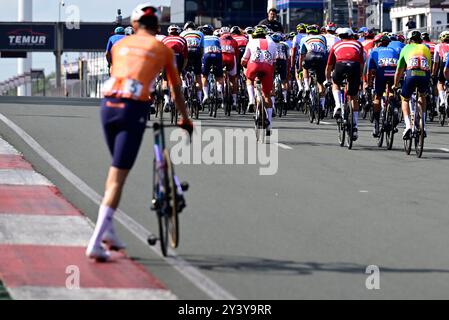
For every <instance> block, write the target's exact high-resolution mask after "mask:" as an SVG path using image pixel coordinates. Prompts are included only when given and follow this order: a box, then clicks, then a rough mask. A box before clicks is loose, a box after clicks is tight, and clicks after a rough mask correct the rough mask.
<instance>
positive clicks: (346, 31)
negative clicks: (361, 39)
mask: <svg viewBox="0 0 449 320" xmlns="http://www.w3.org/2000/svg"><path fill="white" fill-rule="evenodd" d="M336 33H337V35H338V36H339V37H340V38H342V39H348V38H349V37H351V36H352V35H353V34H354V32H353V31H352V29H351V28H338V29H337V31H336Z"/></svg>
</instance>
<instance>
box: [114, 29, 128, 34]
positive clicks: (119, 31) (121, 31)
mask: <svg viewBox="0 0 449 320" xmlns="http://www.w3.org/2000/svg"><path fill="white" fill-rule="evenodd" d="M114 33H115V34H125V29H124V28H123V27H117V28H115V30H114Z"/></svg>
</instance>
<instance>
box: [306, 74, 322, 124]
mask: <svg viewBox="0 0 449 320" xmlns="http://www.w3.org/2000/svg"><path fill="white" fill-rule="evenodd" d="M304 103H305V106H306V109H308V110H309V121H310V123H313V121H314V120H316V124H320V120H321V105H320V94H319V92H318V88H317V85H316V76H315V73H314V72H313V71H312V70H310V94H309V96H308V97H305V102H304Z"/></svg>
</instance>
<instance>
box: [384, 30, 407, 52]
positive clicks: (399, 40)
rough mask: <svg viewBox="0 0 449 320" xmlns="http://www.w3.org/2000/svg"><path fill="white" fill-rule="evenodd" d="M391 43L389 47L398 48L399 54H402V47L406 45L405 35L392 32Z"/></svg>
mask: <svg viewBox="0 0 449 320" xmlns="http://www.w3.org/2000/svg"><path fill="white" fill-rule="evenodd" d="M390 40H391V42H390V44H389V45H388V47H389V48H392V49H394V50H396V52H397V53H398V54H401V50H402V48H404V47H405V44H404V40H405V39H404V36H403V35H397V34H394V33H393V34H390Z"/></svg>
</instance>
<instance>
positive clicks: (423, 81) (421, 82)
mask: <svg viewBox="0 0 449 320" xmlns="http://www.w3.org/2000/svg"><path fill="white" fill-rule="evenodd" d="M429 82H430V75H427V76H425V77H419V79H418V80H417V87H418V93H419V99H418V103H419V105H420V107H421V111H422V118H423V124H424V126H425V124H426V111H427V99H426V97H427V95H428V93H429ZM430 90H433V88H430ZM430 112H432V110H430Z"/></svg>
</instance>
